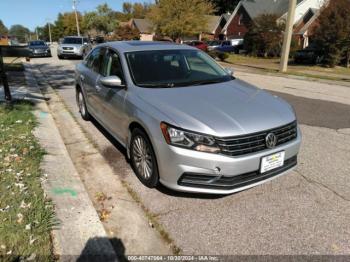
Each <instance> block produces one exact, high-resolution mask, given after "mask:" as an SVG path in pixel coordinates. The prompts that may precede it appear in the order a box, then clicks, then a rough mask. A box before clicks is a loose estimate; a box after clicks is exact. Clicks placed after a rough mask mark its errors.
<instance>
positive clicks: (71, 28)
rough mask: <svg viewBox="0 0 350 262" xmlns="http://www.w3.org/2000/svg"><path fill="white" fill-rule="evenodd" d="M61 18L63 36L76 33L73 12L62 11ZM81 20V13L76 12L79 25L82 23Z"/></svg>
mask: <svg viewBox="0 0 350 262" xmlns="http://www.w3.org/2000/svg"><path fill="white" fill-rule="evenodd" d="M61 19H62V23H63V33H64V34H63V35H64V36H67V35H77V34H78V31H77V24H76V20H75V14H74V12H69V13H64V14H63V15H62V18H61ZM82 20H83V17H82V15H81V14H80V13H78V21H79V24H80V25H81V24H82ZM81 31H82V32H81V33H83V30H81Z"/></svg>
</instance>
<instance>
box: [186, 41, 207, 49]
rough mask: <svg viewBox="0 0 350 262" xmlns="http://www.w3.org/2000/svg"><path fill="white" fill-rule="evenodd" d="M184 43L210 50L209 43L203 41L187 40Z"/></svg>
mask: <svg viewBox="0 0 350 262" xmlns="http://www.w3.org/2000/svg"><path fill="white" fill-rule="evenodd" d="M184 44H186V45H189V46H193V47H195V48H198V49H200V50H202V51H207V50H208V45H207V44H206V43H204V42H202V41H185V42H184Z"/></svg>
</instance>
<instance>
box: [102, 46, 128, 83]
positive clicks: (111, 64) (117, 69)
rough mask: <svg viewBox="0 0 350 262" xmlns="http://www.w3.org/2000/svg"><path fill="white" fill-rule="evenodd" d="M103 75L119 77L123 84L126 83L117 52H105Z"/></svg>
mask: <svg viewBox="0 0 350 262" xmlns="http://www.w3.org/2000/svg"><path fill="white" fill-rule="evenodd" d="M101 75H103V76H118V77H119V78H120V79H121V80H122V83H124V75H123V70H122V65H121V63H120V59H119V56H118V54H117V53H116V52H114V51H112V50H108V51H107V52H105V55H104V58H103V63H102V67H101Z"/></svg>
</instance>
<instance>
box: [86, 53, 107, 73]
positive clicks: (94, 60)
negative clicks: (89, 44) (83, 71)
mask: <svg viewBox="0 0 350 262" xmlns="http://www.w3.org/2000/svg"><path fill="white" fill-rule="evenodd" d="M103 53H104V49H103V48H95V49H94V50H93V51H92V52H91V54H90V55H89V56H88V58H87V59H86V66H87V67H88V68H90V69H91V70H93V71H95V72H96V73H100V65H101V59H102V58H103V57H102V55H103Z"/></svg>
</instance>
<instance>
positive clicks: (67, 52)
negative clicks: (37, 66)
mask: <svg viewBox="0 0 350 262" xmlns="http://www.w3.org/2000/svg"><path fill="white" fill-rule="evenodd" d="M57 55H59V56H64V57H82V56H83V53H82V52H80V51H79V50H60V49H59V50H57Z"/></svg>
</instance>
